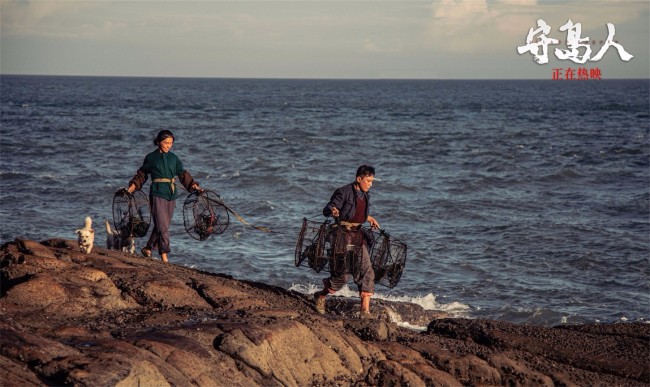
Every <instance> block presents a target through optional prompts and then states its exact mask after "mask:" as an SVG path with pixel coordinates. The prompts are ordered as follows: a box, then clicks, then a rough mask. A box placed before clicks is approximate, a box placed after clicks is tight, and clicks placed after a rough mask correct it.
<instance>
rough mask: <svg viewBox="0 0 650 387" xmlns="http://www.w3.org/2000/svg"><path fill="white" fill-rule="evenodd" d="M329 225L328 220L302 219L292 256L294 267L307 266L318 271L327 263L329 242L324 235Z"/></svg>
mask: <svg viewBox="0 0 650 387" xmlns="http://www.w3.org/2000/svg"><path fill="white" fill-rule="evenodd" d="M330 227H331V226H330V224H329V223H328V222H325V223H318V222H313V221H310V220H307V219H306V218H304V219H303V220H302V227H301V228H300V232H299V233H298V242H297V243H296V253H295V258H294V259H295V264H296V267H298V266H307V267H310V268H312V269H313V270H314V271H315V272H316V273H319V272H320V271H321V270H323V269H324V268H325V266H327V265H328V251H329V250H330V243H329V240H327V241H326V239H327V238H326V236H327V235H328V234H329V232H330Z"/></svg>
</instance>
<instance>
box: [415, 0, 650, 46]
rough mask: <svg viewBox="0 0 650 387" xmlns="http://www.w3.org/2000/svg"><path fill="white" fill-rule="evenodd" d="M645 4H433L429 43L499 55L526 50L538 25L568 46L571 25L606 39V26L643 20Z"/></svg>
mask: <svg viewBox="0 0 650 387" xmlns="http://www.w3.org/2000/svg"><path fill="white" fill-rule="evenodd" d="M647 8H648V5H647V3H646V2H644V1H633V0H620V1H615V2H612V1H603V0H594V1H590V2H589V5H588V6H587V5H585V2H584V1H562V2H557V1H543V0H540V1H536V0H494V1H488V0H435V1H433V2H432V3H431V4H430V19H429V23H428V25H427V27H426V29H427V36H428V38H429V42H430V44H431V45H432V46H434V47H435V48H436V49H437V50H439V51H441V52H449V53H473V54H481V53H495V52H497V51H499V50H502V51H503V50H505V49H507V50H510V49H512V47H511V46H512V43H513V42H518V43H521V44H523V42H524V39H525V37H526V34H527V33H528V30H529V28H531V27H535V26H536V21H537V19H543V20H545V21H546V22H547V23H548V24H549V25H551V27H552V29H553V30H552V33H551V35H554V36H555V37H556V38H558V39H560V40H564V33H562V32H560V31H559V30H558V29H559V27H560V26H561V25H562V24H564V23H566V21H567V20H568V19H572V20H573V21H574V22H576V23H577V22H580V23H581V24H582V26H583V31H585V33H587V32H590V33H593V34H594V36H595V37H596V39H597V37H598V36H600V35H598V34H602V35H603V38H604V37H606V33H607V32H606V23H608V22H610V23H614V24H618V23H625V22H628V21H630V20H634V19H636V18H638V17H639V15H641V14H642V13H643V11H644V10H645V11H646V12H647Z"/></svg>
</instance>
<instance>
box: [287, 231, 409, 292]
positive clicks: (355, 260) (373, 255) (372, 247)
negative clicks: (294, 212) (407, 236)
mask: <svg viewBox="0 0 650 387" xmlns="http://www.w3.org/2000/svg"><path fill="white" fill-rule="evenodd" d="M366 237H368V238H366ZM368 242H370V243H368ZM364 245H365V246H366V247H368V249H369V255H370V261H371V263H372V268H373V271H374V272H375V283H377V284H379V285H383V286H386V287H388V288H391V289H392V288H394V287H395V286H396V285H397V283H398V282H399V280H400V278H401V277H402V273H403V272H404V267H405V265H406V251H407V246H406V244H404V243H402V242H400V241H399V240H397V239H396V238H394V237H392V236H391V235H390V234H388V233H386V232H384V231H383V230H382V231H380V232H372V231H371V230H369V229H367V228H360V229H356V230H348V229H346V228H345V227H340V226H338V225H335V224H331V223H329V221H327V220H326V221H325V222H324V223H319V222H314V221H311V220H308V219H306V218H303V220H302V227H301V228H300V232H299V233H298V241H297V243H296V251H295V265H296V267H299V266H306V267H309V268H311V269H312V270H314V271H315V272H317V273H319V272H321V271H326V272H330V273H342V272H345V273H350V274H352V275H353V276H356V275H357V274H358V273H359V270H360V264H361V259H360V257H361V254H362V252H363V250H362V249H363V246H364Z"/></svg>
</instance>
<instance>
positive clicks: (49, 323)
mask: <svg viewBox="0 0 650 387" xmlns="http://www.w3.org/2000/svg"><path fill="white" fill-rule="evenodd" d="M76 244H77V243H76V241H74V240H67V239H49V240H45V241H42V242H35V241H29V240H21V239H17V240H15V241H13V242H8V243H5V244H4V245H2V247H1V248H0V268H1V269H0V275H1V280H2V281H1V284H2V286H1V290H2V293H1V298H0V311H1V313H0V316H1V318H0V329H1V332H2V333H1V335H0V340H1V341H2V346H1V349H0V370H1V372H2V374H3V376H4V377H3V380H4V381H5V382H6V383H7V384H8V385H43V384H45V385H74V384H81V385H116V384H120V385H132V384H148V385H154V384H155V385H187V384H199V385H238V384H239V385H262V384H263V385H301V386H302V385H353V384H354V385H360V386H365V385H394V384H397V385H403V384H410V385H458V386H461V385H476V384H483V385H504V384H508V385H530V384H539V385H549V386H551V385H558V384H560V385H603V386H605V385H619V386H648V385H650V367H649V366H650V363H649V361H648V359H650V348H649V346H648V343H650V324H647V323H638V322H628V323H612V324H585V325H562V326H556V327H542V326H528V325H518V324H512V323H507V322H502V321H493V320H482V319H472V320H470V319H461V318H449V317H448V316H447V315H446V314H444V313H443V312H437V311H426V310H424V309H423V308H422V307H421V306H419V305H415V304H409V303H405V302H391V301H385V300H373V301H372V306H371V308H372V311H373V314H375V315H376V319H374V320H359V319H357V318H356V313H357V308H358V302H357V300H355V299H346V298H340V297H333V298H330V300H329V301H328V312H329V313H328V314H326V315H323V316H321V315H318V314H317V313H316V312H315V311H314V310H313V306H312V303H311V300H310V299H309V297H307V296H306V295H304V294H301V293H298V292H296V291H291V290H286V289H283V288H280V287H277V286H271V285H267V284H263V283H260V282H252V281H245V280H237V279H234V278H232V277H231V276H229V275H227V274H217V273H210V272H206V271H201V270H195V269H190V268H186V267H183V266H176V265H174V264H173V263H172V264H163V263H161V262H160V261H157V260H151V259H144V258H139V257H135V256H131V255H128V254H124V253H122V252H119V251H112V250H107V249H104V248H102V247H99V246H97V245H95V247H94V248H93V251H92V252H91V253H90V254H83V253H81V252H79V250H78V247H77V245H76ZM391 311H393V312H394V313H397V314H398V315H399V316H401V318H402V319H403V321H406V322H408V323H409V324H417V325H419V324H422V326H426V327H427V328H426V330H424V331H414V330H412V329H407V328H402V327H399V326H398V325H397V324H396V323H394V322H391V320H390V317H389V315H390V312H391Z"/></svg>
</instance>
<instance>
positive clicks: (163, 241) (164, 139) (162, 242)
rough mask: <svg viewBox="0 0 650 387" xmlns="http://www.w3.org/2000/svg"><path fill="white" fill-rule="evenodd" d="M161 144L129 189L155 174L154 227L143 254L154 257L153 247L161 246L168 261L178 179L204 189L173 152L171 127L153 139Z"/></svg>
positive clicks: (152, 189) (151, 195)
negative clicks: (170, 228)
mask: <svg viewBox="0 0 650 387" xmlns="http://www.w3.org/2000/svg"><path fill="white" fill-rule="evenodd" d="M153 143H154V145H156V146H157V147H158V148H157V149H156V150H155V151H153V152H151V153H149V154H148V155H147V156H146V157H145V158H144V162H143V163H142V166H141V167H140V169H138V172H137V173H136V174H135V176H133V179H131V181H130V182H129V188H128V191H129V193H133V192H134V191H135V190H138V189H141V188H142V186H143V185H144V183H145V182H146V181H147V176H148V175H151V180H152V183H151V187H150V189H149V200H150V202H151V216H152V218H153V231H152V232H151V236H150V237H149V241H148V242H147V245H146V246H145V247H143V248H142V250H141V251H142V255H144V256H145V257H151V252H152V250H154V249H156V250H158V253H159V254H160V258H161V259H162V261H163V262H168V256H167V254H169V252H170V251H171V250H170V243H169V225H170V223H171V220H172V216H173V215H174V208H175V207H176V197H177V196H178V190H177V189H176V187H175V185H174V183H175V182H176V179H177V178H178V180H179V181H180V183H181V184H182V185H183V186H184V187H185V189H187V190H188V191H190V192H191V191H197V190H200V188H199V183H198V182H196V181H195V180H194V179H193V178H192V176H191V175H190V173H189V172H187V171H186V170H185V169H184V168H183V164H182V163H181V161H180V160H179V159H178V157H177V156H176V155H175V154H174V153H172V152H170V151H169V150H170V149H171V147H172V145H174V135H173V134H172V132H171V131H169V130H161V131H160V132H158V136H156V139H155V140H154V141H153Z"/></svg>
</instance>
